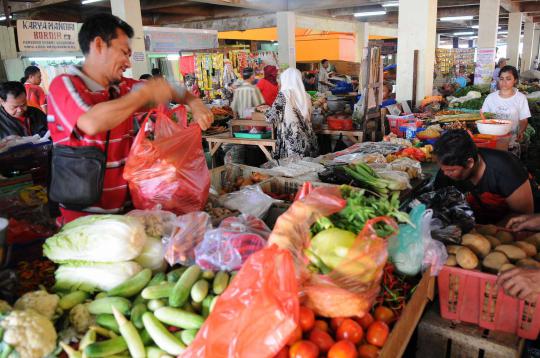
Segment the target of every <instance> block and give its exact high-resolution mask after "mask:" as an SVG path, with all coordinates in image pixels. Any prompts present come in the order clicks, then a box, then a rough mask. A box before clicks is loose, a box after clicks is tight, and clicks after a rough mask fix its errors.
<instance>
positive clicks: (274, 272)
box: [180, 245, 300, 358]
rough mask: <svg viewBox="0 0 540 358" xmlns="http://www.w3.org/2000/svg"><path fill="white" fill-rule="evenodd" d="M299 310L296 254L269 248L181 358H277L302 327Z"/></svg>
mask: <svg viewBox="0 0 540 358" xmlns="http://www.w3.org/2000/svg"><path fill="white" fill-rule="evenodd" d="M299 309H300V308H299V302H298V286H297V282H296V278H295V275H294V264H293V259H292V257H291V255H290V253H289V252H288V251H287V250H282V249H279V248H277V247H276V246H275V245H274V246H270V247H266V248H264V249H262V250H260V251H258V252H256V253H255V254H253V255H251V256H250V257H249V259H248V260H247V261H246V263H245V264H244V265H243V266H242V268H241V269H240V271H239V272H238V274H237V275H236V277H235V278H234V279H233V280H232V282H231V283H230V285H229V287H227V289H226V290H225V292H224V293H223V294H221V296H219V299H218V300H217V303H216V305H215V307H214V310H213V311H212V313H211V314H210V316H208V318H207V319H206V321H205V322H204V324H203V326H202V327H201V329H200V330H199V333H198V334H197V337H196V338H195V340H194V341H193V342H192V343H191V344H190V345H189V347H188V349H187V350H186V351H185V352H184V353H183V354H181V355H180V357H183V358H237V357H257V358H266V357H269V358H270V357H274V356H275V355H276V354H277V353H278V352H279V350H280V349H281V348H283V347H284V346H285V345H286V343H287V341H288V339H289V338H290V336H291V335H292V333H293V331H294V330H295V328H296V327H297V325H298V316H299Z"/></svg>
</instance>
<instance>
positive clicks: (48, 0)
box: [9, 0, 67, 13]
mask: <svg viewBox="0 0 540 358" xmlns="http://www.w3.org/2000/svg"><path fill="white" fill-rule="evenodd" d="M64 2H67V0H41V1H39V2H17V3H11V1H10V4H9V6H10V7H11V13H17V12H21V11H28V10H33V9H38V8H41V7H45V6H51V5H57V4H61V3H64Z"/></svg>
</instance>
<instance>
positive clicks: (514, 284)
mask: <svg viewBox="0 0 540 358" xmlns="http://www.w3.org/2000/svg"><path fill="white" fill-rule="evenodd" d="M497 287H502V288H503V289H504V292H505V293H506V294H507V295H509V296H512V297H515V298H519V299H521V300H524V299H528V300H529V301H532V302H536V300H537V299H538V295H539V294H540V270H539V269H524V268H515V269H512V270H509V271H506V272H504V273H503V274H501V275H500V276H499V277H498V278H497Z"/></svg>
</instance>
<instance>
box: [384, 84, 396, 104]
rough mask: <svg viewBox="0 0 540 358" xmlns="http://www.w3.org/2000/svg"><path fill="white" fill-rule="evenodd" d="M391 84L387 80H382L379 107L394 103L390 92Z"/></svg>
mask: <svg viewBox="0 0 540 358" xmlns="http://www.w3.org/2000/svg"><path fill="white" fill-rule="evenodd" d="M392 90H393V86H392V84H391V83H389V82H384V84H383V101H382V103H381V107H382V108H385V107H388V106H391V105H393V104H396V103H397V102H396V99H395V98H394V96H393V94H392Z"/></svg>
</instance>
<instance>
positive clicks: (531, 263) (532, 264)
mask: <svg viewBox="0 0 540 358" xmlns="http://www.w3.org/2000/svg"><path fill="white" fill-rule="evenodd" d="M516 266H518V267H525V268H540V263H539V262H537V261H535V260H533V259H529V258H527V259H521V260H519V261H518V262H516Z"/></svg>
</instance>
